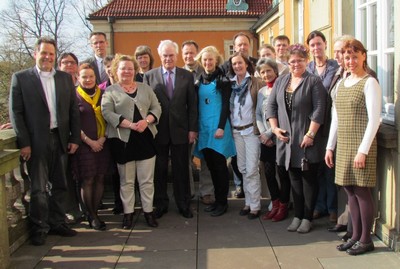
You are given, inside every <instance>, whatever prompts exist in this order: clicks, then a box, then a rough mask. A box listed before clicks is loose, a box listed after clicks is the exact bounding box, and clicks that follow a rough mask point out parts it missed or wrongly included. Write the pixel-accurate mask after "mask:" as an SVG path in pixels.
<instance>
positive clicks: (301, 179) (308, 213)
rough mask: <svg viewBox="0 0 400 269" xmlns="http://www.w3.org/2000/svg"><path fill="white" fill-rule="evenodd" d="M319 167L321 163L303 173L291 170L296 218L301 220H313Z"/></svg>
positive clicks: (295, 169)
mask: <svg viewBox="0 0 400 269" xmlns="http://www.w3.org/2000/svg"><path fill="white" fill-rule="evenodd" d="M318 166H319V163H313V164H309V170H308V171H301V169H300V168H293V167H290V168H289V177H290V183H291V185H292V195H293V206H294V216H295V217H297V218H299V219H307V220H310V221H311V220H312V216H313V213H314V208H315V203H316V201H317V195H318V178H317V174H318Z"/></svg>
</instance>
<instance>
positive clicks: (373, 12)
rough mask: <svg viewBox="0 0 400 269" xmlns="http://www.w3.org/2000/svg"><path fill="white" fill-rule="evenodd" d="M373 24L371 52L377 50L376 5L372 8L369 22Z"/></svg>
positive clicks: (370, 38)
mask: <svg viewBox="0 0 400 269" xmlns="http://www.w3.org/2000/svg"><path fill="white" fill-rule="evenodd" d="M369 21H370V22H371V36H370V37H369V40H370V42H371V44H369V50H376V49H377V45H376V43H377V40H378V36H377V11H376V5H372V6H371V19H370V20H369Z"/></svg>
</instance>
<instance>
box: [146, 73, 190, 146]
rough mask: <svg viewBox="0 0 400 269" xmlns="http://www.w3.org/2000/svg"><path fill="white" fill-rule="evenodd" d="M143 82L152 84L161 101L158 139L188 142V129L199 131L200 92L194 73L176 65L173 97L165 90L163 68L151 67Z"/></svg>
mask: <svg viewBox="0 0 400 269" xmlns="http://www.w3.org/2000/svg"><path fill="white" fill-rule="evenodd" d="M143 82H144V83H146V84H148V85H150V87H152V88H153V90H154V92H155V94H156V96H157V98H158V101H159V102H160V104H161V109H162V113H161V117H160V120H159V122H158V125H157V130H158V134H157V136H156V143H158V144H164V145H165V144H168V143H169V141H170V140H171V142H172V144H185V143H188V142H189V140H188V133H189V131H193V132H197V130H198V125H197V116H198V115H197V95H196V93H195V90H194V81H193V75H192V73H190V72H189V71H187V70H185V69H183V68H179V67H176V74H175V88H174V95H173V97H172V99H171V100H170V99H169V98H168V95H167V93H166V89H165V84H164V79H163V74H162V68H161V67H158V68H155V69H152V70H150V71H148V72H146V73H145V74H144V78H143Z"/></svg>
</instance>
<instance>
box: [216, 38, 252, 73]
mask: <svg viewBox="0 0 400 269" xmlns="http://www.w3.org/2000/svg"><path fill="white" fill-rule="evenodd" d="M250 46H251V43H250V37H249V36H248V35H246V34H245V33H243V32H240V33H237V34H236V35H235V36H234V37H233V49H234V50H235V52H240V53H242V54H243V56H245V57H248V58H249V60H250V62H251V63H252V64H253V65H254V67H255V66H256V65H257V61H258V59H257V58H254V57H251V56H250ZM221 69H222V70H223V71H224V72H225V74H226V75H227V76H228V77H234V76H235V74H231V73H230V72H229V70H230V62H229V60H227V61H225V62H224V64H223V65H222V66H221ZM254 70H255V68H254ZM251 75H253V74H251Z"/></svg>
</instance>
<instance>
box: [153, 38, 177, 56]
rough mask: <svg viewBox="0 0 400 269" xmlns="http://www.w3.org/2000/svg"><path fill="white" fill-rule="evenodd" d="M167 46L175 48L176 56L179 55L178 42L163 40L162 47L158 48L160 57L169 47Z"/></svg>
mask: <svg viewBox="0 0 400 269" xmlns="http://www.w3.org/2000/svg"><path fill="white" fill-rule="evenodd" d="M167 46H172V47H174V49H175V53H176V55H178V54H179V46H178V44H177V43H176V42H174V41H172V40H161V42H160V45H158V48H157V51H158V55H160V56H161V54H162V50H163V48H164V47H167Z"/></svg>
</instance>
